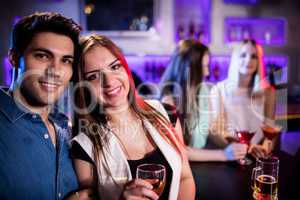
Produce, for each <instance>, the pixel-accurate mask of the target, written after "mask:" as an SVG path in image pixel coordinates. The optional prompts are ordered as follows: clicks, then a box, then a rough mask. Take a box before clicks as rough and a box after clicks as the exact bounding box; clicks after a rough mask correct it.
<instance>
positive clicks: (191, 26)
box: [188, 21, 195, 39]
mask: <svg viewBox="0 0 300 200" xmlns="http://www.w3.org/2000/svg"><path fill="white" fill-rule="evenodd" d="M188 37H189V38H190V39H194V38H195V24H194V22H193V21H191V22H190V24H189V28H188Z"/></svg>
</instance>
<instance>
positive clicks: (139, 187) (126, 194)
mask: <svg viewBox="0 0 300 200" xmlns="http://www.w3.org/2000/svg"><path fill="white" fill-rule="evenodd" d="M152 189H153V186H152V185H151V184H150V183H149V182H147V181H145V180H142V179H134V180H132V181H129V182H128V183H127V184H126V185H125V187H124V191H123V194H122V198H123V199H126V200H146V199H151V200H156V199H158V198H159V196H158V195H157V194H156V193H155V192H154V191H153V190H152Z"/></svg>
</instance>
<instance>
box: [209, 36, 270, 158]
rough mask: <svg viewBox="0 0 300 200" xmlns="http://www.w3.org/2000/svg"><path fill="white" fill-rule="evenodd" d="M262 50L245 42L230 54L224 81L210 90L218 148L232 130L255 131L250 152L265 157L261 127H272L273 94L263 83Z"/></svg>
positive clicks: (256, 45)
mask: <svg viewBox="0 0 300 200" xmlns="http://www.w3.org/2000/svg"><path fill="white" fill-rule="evenodd" d="M262 58H263V51H262V48H261V47H260V46H259V45H258V44H256V42H255V41H254V40H245V41H243V42H242V43H241V45H239V46H238V47H236V48H235V49H234V51H233V54H232V58H231V63H230V67H229V72H228V78H227V79H226V80H224V81H222V82H220V83H218V84H217V85H216V86H215V87H214V88H213V89H212V92H211V94H212V107H213V111H214V112H213V125H212V129H213V130H214V132H215V133H218V134H215V135H214V136H215V139H216V141H218V142H219V143H220V144H226V143H228V141H227V139H228V138H232V137H234V136H235V131H236V130H248V131H255V133H256V134H255V135H254V137H253V138H252V140H251V146H250V152H251V153H252V154H253V155H254V156H255V157H263V156H265V154H266V153H267V152H266V148H265V147H264V146H263V145H260V144H262V140H263V133H262V130H261V126H262V125H263V124H264V123H269V124H270V123H273V120H274V108H275V90H274V89H273V88H272V87H271V86H270V84H269V83H268V82H267V80H266V74H265V72H266V70H265V67H264V65H263V61H262Z"/></svg>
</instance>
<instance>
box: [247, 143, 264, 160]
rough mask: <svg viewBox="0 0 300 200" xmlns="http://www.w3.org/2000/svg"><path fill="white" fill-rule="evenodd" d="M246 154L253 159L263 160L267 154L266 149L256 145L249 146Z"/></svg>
mask: <svg viewBox="0 0 300 200" xmlns="http://www.w3.org/2000/svg"><path fill="white" fill-rule="evenodd" d="M248 152H249V153H250V154H251V155H252V156H254V157H255V158H264V157H266V156H267V154H268V152H267V149H266V148H265V147H264V146H262V145H258V144H251V145H250V148H249V151H248Z"/></svg>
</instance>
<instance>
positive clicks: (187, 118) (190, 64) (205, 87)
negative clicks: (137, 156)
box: [160, 39, 247, 161]
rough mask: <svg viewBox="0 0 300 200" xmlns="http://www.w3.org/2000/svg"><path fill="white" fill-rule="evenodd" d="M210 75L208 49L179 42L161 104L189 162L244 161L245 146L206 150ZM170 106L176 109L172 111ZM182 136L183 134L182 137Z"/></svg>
mask: <svg viewBox="0 0 300 200" xmlns="http://www.w3.org/2000/svg"><path fill="white" fill-rule="evenodd" d="M207 76H209V49H208V47H206V46H205V45H203V44H201V43H200V42H199V41H196V40H193V39H187V40H182V41H180V42H179V45H178V48H177V49H176V50H175V52H174V54H173V56H172V58H171V61H170V63H169V65H168V67H167V69H166V71H165V73H164V74H163V76H162V79H161V82H160V86H161V91H162V95H161V96H162V102H165V103H167V104H164V105H165V106H166V108H167V110H168V111H169V118H170V120H171V121H173V124H174V126H175V127H176V130H177V132H178V133H179V135H183V137H184V141H185V143H186V145H187V146H186V149H187V152H188V157H189V160H192V161H229V160H236V159H240V158H243V157H244V156H245V154H246V152H247V150H246V149H247V146H246V145H245V144H238V143H235V142H233V143H231V144H228V146H226V147H224V148H218V149H206V148H205V146H206V144H207V139H208V137H209V135H211V131H210V121H211V102H210V89H211V87H212V85H211V83H207V82H205V81H204V79H205V77H207ZM171 105H173V106H174V107H175V111H174V108H173V109H172V106H171ZM182 133H184V134H182Z"/></svg>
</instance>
